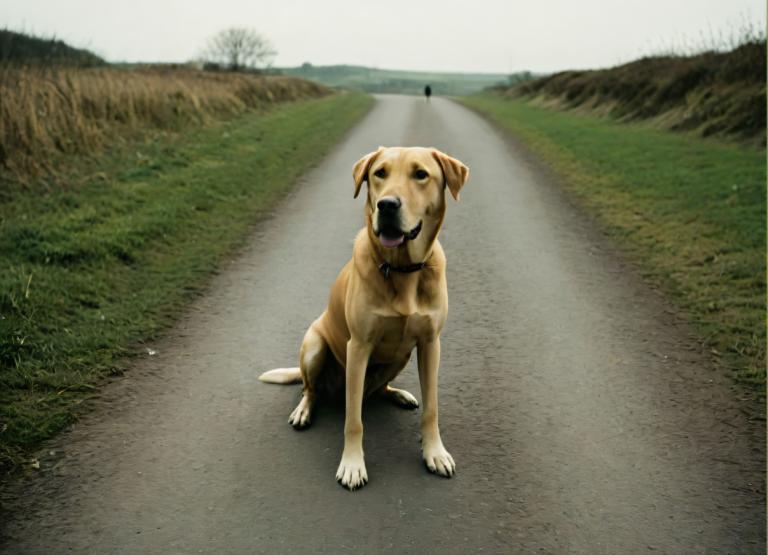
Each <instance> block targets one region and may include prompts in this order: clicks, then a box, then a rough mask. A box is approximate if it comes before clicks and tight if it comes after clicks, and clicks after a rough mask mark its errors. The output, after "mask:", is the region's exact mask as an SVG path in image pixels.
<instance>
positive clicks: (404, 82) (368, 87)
mask: <svg viewBox="0 0 768 555" xmlns="http://www.w3.org/2000/svg"><path fill="white" fill-rule="evenodd" d="M277 71H279V72H280V73H282V74H283V75H291V76H293V77H301V78H304V79H310V80H312V81H317V82H319V83H322V84H323V85H326V86H329V87H338V88H344V89H351V90H359V91H365V92H372V93H400V94H422V92H423V90H424V85H427V84H429V85H430V86H431V87H432V90H433V91H434V94H436V95H441V96H460V95H466V94H472V93H476V92H479V91H481V90H483V89H485V88H488V87H491V86H495V85H498V84H499V83H508V82H509V79H510V77H509V76H508V75H505V74H502V73H434V72H422V71H400V70H391V69H376V68H371V67H363V66H350V65H336V66H313V65H311V64H304V65H301V66H299V67H285V68H279V69H278V70H277Z"/></svg>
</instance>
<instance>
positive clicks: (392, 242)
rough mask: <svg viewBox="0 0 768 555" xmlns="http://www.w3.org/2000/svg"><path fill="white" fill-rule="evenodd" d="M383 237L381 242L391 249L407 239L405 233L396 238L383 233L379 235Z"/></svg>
mask: <svg viewBox="0 0 768 555" xmlns="http://www.w3.org/2000/svg"><path fill="white" fill-rule="evenodd" d="M379 239H381V244H382V245H384V246H385V247H387V248H388V249H391V248H392V247H397V246H399V245H401V244H402V243H403V240H405V237H404V236H403V235H399V236H398V237H396V238H392V237H386V236H384V235H381V236H380V237H379Z"/></svg>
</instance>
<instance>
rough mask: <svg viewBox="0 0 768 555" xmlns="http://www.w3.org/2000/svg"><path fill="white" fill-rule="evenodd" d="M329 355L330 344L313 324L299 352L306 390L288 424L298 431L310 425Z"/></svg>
mask: <svg viewBox="0 0 768 555" xmlns="http://www.w3.org/2000/svg"><path fill="white" fill-rule="evenodd" d="M327 353H328V343H326V341H325V339H324V338H323V336H322V335H320V333H319V332H318V331H317V330H316V329H315V324H314V323H313V324H312V325H311V326H309V329H308V330H307V333H306V334H305V335H304V340H303V341H302V342H301V350H300V351H299V368H300V369H301V377H302V380H303V381H304V390H303V391H302V393H301V401H299V404H298V405H297V406H296V408H295V409H293V412H292V413H291V416H290V417H289V418H288V422H290V424H291V426H293V427H294V428H296V429H297V430H301V429H303V428H306V427H307V426H309V424H310V421H311V418H312V410H313V409H314V408H315V402H316V400H317V388H316V385H317V380H318V378H319V376H320V373H321V372H322V371H323V365H324V364H325V358H326V356H327Z"/></svg>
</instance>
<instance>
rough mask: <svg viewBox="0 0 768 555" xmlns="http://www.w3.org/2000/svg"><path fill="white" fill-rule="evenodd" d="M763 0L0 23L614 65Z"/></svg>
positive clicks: (520, 1)
mask: <svg viewBox="0 0 768 555" xmlns="http://www.w3.org/2000/svg"><path fill="white" fill-rule="evenodd" d="M765 9H766V8H765V0H570V1H568V0H507V1H504V0H472V1H463V2H457V1H452V0H378V1H368V0H358V1H352V0H315V1H311V0H217V1H216V2H199V1H195V0H131V1H125V0H121V1H113V0H0V25H4V26H5V27H7V28H10V29H14V30H26V31H28V32H34V33H36V34H44V35H51V34H55V35H56V36H57V37H59V38H61V39H63V40H65V41H67V42H70V43H72V44H73V45H75V46H80V47H88V48H90V49H92V50H94V51H96V52H97V53H99V54H101V55H102V56H104V57H105V58H107V59H108V60H109V61H144V62H151V61H155V62H184V61H188V60H190V59H193V58H194V57H195V56H196V55H197V54H198V53H199V52H200V50H201V49H202V47H203V45H204V44H205V42H206V40H207V39H208V37H210V36H211V35H212V34H214V33H216V32H217V31H219V30H221V29H223V28H226V27H230V26H247V27H253V28H255V29H257V30H259V31H260V32H262V33H263V34H264V35H266V36H267V37H269V38H270V39H271V41H272V43H273V44H274V46H275V48H276V49H277V51H278V53H279V54H278V56H277V58H276V59H275V62H274V65H276V66H291V65H298V64H301V63H302V62H306V61H308V62H311V63H313V64H315V65H326V64H360V65H368V66H375V67H380V68H393V69H422V70H434V71H477V72H498V73H510V72H515V71H520V70H525V69H528V70H533V71H542V72H549V71H556V70H561V69H571V68H573V69H578V68H593V67H605V66H610V65H615V64H617V63H621V62H626V61H629V60H631V59H634V58H637V57H639V56H641V55H643V54H647V53H649V52H650V51H653V50H655V49H656V50H658V49H660V48H661V47H663V46H665V45H668V44H670V43H680V42H682V41H683V37H688V39H689V40H701V33H702V32H703V33H704V34H705V35H708V36H709V35H710V32H709V29H710V28H711V29H713V30H714V32H715V33H717V32H718V31H720V30H722V31H723V32H725V33H727V34H730V33H731V32H732V31H733V30H734V26H737V25H739V24H740V23H742V22H743V21H744V20H745V19H749V20H751V21H752V22H753V23H754V24H755V25H757V26H760V27H762V28H764V27H765Z"/></svg>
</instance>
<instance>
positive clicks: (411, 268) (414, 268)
mask: <svg viewBox="0 0 768 555" xmlns="http://www.w3.org/2000/svg"><path fill="white" fill-rule="evenodd" d="M426 265H427V263H426V262H419V263H418V264H408V266H392V264H390V263H389V262H382V263H381V264H379V271H380V272H381V275H383V276H384V278H388V277H389V275H390V274H391V273H392V272H400V273H401V274H412V273H413V272H418V271H419V270H422V269H424V266H426Z"/></svg>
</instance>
